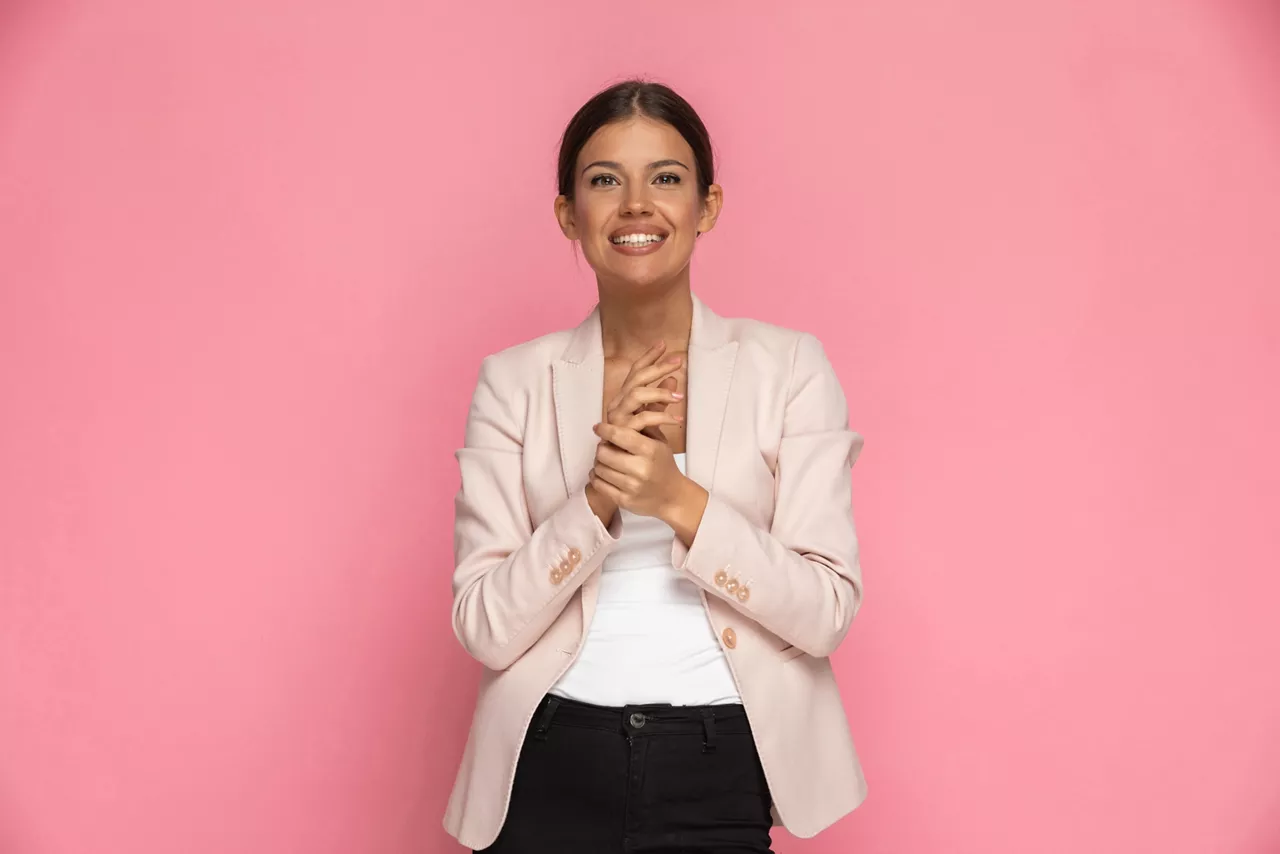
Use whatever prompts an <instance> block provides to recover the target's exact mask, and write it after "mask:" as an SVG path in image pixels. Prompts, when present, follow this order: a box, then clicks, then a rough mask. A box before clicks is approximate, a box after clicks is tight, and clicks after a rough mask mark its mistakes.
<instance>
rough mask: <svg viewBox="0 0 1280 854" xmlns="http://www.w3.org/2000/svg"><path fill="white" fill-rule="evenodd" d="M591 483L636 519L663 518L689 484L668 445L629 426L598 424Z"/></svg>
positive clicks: (677, 502)
mask: <svg viewBox="0 0 1280 854" xmlns="http://www.w3.org/2000/svg"><path fill="white" fill-rule="evenodd" d="M595 432H596V435H597V436H599V437H600V438H601V439H603V440H604V441H603V442H601V443H600V445H599V446H598V447H597V448H596V464H595V466H594V467H593V468H592V469H591V483H592V485H593V486H594V487H595V489H596V490H598V491H599V492H600V493H601V494H603V495H605V496H607V497H608V498H610V499H612V500H613V501H614V503H616V504H617V505H618V506H619V507H622V508H624V509H626V510H629V511H630V512H632V513H635V514H636V515H637V516H656V517H658V518H666V517H667V516H668V515H670V513H671V512H672V510H673V508H674V507H676V506H677V505H678V504H679V503H680V500H681V497H682V495H683V494H684V492H685V491H686V488H687V485H688V484H689V483H691V481H689V479H688V478H686V477H685V476H684V474H683V473H682V472H681V471H680V469H679V467H678V466H677V465H676V461H675V456H674V455H673V454H672V452H671V446H670V445H668V444H667V443H666V442H663V441H659V440H657V439H651V438H649V437H648V436H645V435H642V434H641V433H640V432H638V431H636V430H634V429H631V428H629V427H620V426H617V425H614V424H609V423H601V424H597V425H596V426H595Z"/></svg>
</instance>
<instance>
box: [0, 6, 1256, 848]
mask: <svg viewBox="0 0 1280 854" xmlns="http://www.w3.org/2000/svg"><path fill="white" fill-rule="evenodd" d="M836 7H842V8H845V9H846V10H847V11H843V12H835V11H832V10H833V9H835V8H836ZM636 72H644V73H649V74H652V75H656V76H658V77H660V78H662V79H664V80H666V81H668V82H671V83H672V84H674V85H676V86H677V87H678V88H679V89H680V90H681V91H683V92H684V93H685V94H686V95H687V96H688V97H689V98H690V99H691V100H692V101H693V102H694V103H695V105H697V106H698V107H699V108H700V109H701V110H702V111H703V114H704V116H705V118H706V120H707V122H708V124H709V125H710V127H711V129H712V131H713V133H714V134H715V136H716V138H717V141H718V145H719V152H720V155H721V157H722V167H723V171H722V174H721V178H722V183H723V184H724V185H725V187H726V199H727V207H726V211H725V214H724V216H723V217H722V219H721V222H720V227H719V228H718V229H717V231H716V232H715V234H714V235H712V236H711V237H710V238H708V239H707V240H706V241H705V242H704V243H703V245H702V246H701V247H700V250H699V257H698V262H697V264H696V271H695V284H696V286H697V288H698V290H699V291H700V293H701V294H702V296H703V297H704V298H706V299H707V300H708V301H709V302H710V303H711V304H712V305H713V306H714V307H716V308H717V309H719V310H720V311H721V312H722V313H728V314H750V315H755V316H758V317H762V318H767V319H770V320H773V321H775V322H779V323H783V324H787V325H792V326H800V327H803V328H806V329H809V330H812V331H814V332H816V333H817V334H819V335H820V336H821V337H822V338H823V339H824V340H825V341H826V342H827V346H828V349H829V351H830V353H831V355H832V358H833V360H834V361H835V363H836V365H837V367H838V370H839V372H840V374H841V376H842V378H843V379H844V381H845V383H846V385H847V389H848V392H849V397H850V401H851V406H852V414H853V421H854V424H855V426H856V427H857V429H859V430H860V431H862V432H863V433H864V434H865V436H866V437H867V448H866V452H865V454H864V455H863V457H862V459H861V461H860V462H859V464H858V467H857V469H856V485H857V486H856V499H857V511H858V516H859V521H860V528H861V531H862V533H863V536H864V538H865V567H866V578H867V585H868V599H867V603H866V607H865V609H864V610H863V612H862V615H861V616H860V617H859V621H858V624H857V626H856V628H855V630H854V632H853V634H852V635H851V638H850V641H849V643H848V645H847V646H846V647H845V648H844V649H843V650H842V651H841V652H840V653H839V654H838V656H837V658H836V666H837V668H838V670H839V671H840V674H841V676H842V680H843V681H842V684H843V687H844V691H845V695H846V697H847V701H848V705H849V708H850V711H851V717H852V725H853V729H854V733H855V736H856V738H857V741H858V743H859V745H860V747H861V749H862V751H863V753H864V755H865V759H866V765H867V773H868V776H869V779H870V786H871V795H870V799H869V801H868V802H867V804H866V805H865V807H864V808H863V809H861V810H859V811H858V812H857V813H856V814H855V815H854V816H853V817H851V818H849V819H847V820H845V821H844V822H842V823H841V824H839V825H837V826H836V827H835V828H834V829H832V830H831V831H830V832H828V833H827V834H825V835H824V836H822V837H820V838H818V839H816V840H813V841H811V842H798V841H796V840H793V839H791V838H790V837H788V836H786V834H783V833H779V834H778V840H777V848H778V850H779V851H780V852H784V854H799V853H800V852H811V854H819V852H823V853H824V854H845V853H846V852H859V853H860V854H970V852H972V854H1027V852H1035V854H1058V852H1062V854H1066V852H1080V851H1087V852H1091V854H1122V852H1123V854H1131V852H1160V854H1192V852H1195V854H1263V852H1275V851H1277V850H1280V676H1277V672H1278V670H1280V664H1277V661H1278V660H1280V629H1278V625H1280V620H1277V618H1276V609H1277V604H1276V603H1277V599H1278V597H1280V571H1278V570H1280V533H1278V531H1280V525H1277V522H1276V517H1277V510H1278V509H1280V507H1278V504H1280V501H1278V500H1277V499H1278V495H1277V493H1278V492H1280V452H1278V451H1277V446H1276V440H1275V436H1276V433H1277V427H1278V426H1280V425H1278V424H1277V421H1278V419H1277V415H1278V414H1280V413H1278V412H1277V408H1278V406H1277V396H1276V386H1277V373H1278V370H1280V345H1278V344H1277V340H1278V338H1280V336H1278V335H1277V324H1278V323H1280V298H1278V296H1277V291H1278V290H1280V288H1278V287H1277V286H1278V285H1280V106H1278V105H1280V84H1278V83H1277V82H1276V81H1277V80H1280V11H1277V7H1276V6H1275V5H1274V3H1268V2H1263V0H1257V2H1253V3H1245V2H1234V3H1227V2H1217V3H1210V2H1203V3H1191V2H1185V1H1184V0H1109V2H1101V0H1099V2H1093V3H1083V2H1080V0H1041V2H1037V3H1027V2H1023V0H973V2H969V3H939V2H923V0H915V1H914V2H899V3H872V2H859V3H852V4H837V3H834V2H831V3H782V4H778V3H750V4H748V3H742V2H735V3H728V2H723V3H700V4H687V5H685V6H681V7H680V11H679V12H678V13H672V12H668V11H665V10H658V11H654V10H653V8H652V7H649V8H646V9H645V10H641V11H640V12H637V10H636V8H635V7H633V6H629V5H626V4H623V5H620V6H616V7H614V6H609V7H607V8H606V7H605V4H593V3H584V2H567V0H562V2H559V3H557V4H554V8H552V7H551V6H550V4H533V3H510V4H504V5H502V6H500V7H498V6H495V5H494V4H491V3H466V4H452V5H450V6H448V7H446V6H444V5H443V4H431V3H426V4H423V3H404V2H374V0H362V2H360V3H356V2H346V3H336V2H334V3H303V2H293V3H287V2H270V3H268V2H264V0H252V2H250V0H236V2H229V0H217V2H213V0H206V2H197V3H190V2H189V3H183V4H174V3H163V2H158V0H150V2H144V0H130V2H98V3H88V2H72V0H65V2H40V3H36V2H35V0H28V2H25V3H24V2H16V3H15V2H13V0H10V2H9V3H8V4H5V5H2V6H0V401H2V402H0V484H2V486H0V757H2V758H0V851H3V852H5V854H179V852H181V854H285V853H286V852H289V854H353V852H359V854H384V852H385V854H410V853H411V852H413V854H419V853H420V852H437V851H439V852H451V851H455V850H458V849H457V848H456V847H455V846H454V845H453V844H452V843H451V841H450V840H448V839H447V837H446V836H445V835H444V833H443V831H442V830H441V829H440V816H441V813H442V810H443V806H444V800H445V797H446V794H447V790H448V787H449V785H450V783H451V781H452V774H453V770H454V765H455V762H456V760H457V759H458V757H459V755H460V752H461V748H462V739H463V735H464V732H465V728H466V726H467V722H468V717H469V714H470V704H471V701H472V698H473V688H474V684H475V681H476V677H477V665H475V664H473V663H472V662H471V661H469V660H468V659H466V658H465V656H464V654H463V653H462V651H461V649H460V648H459V647H458V645H457V644H456V642H455V641H454V639H453V636H452V633H451V631H450V628H449V622H448V616H447V613H448V601H449V575H450V571H451V568H452V565H451V543H450V536H451V522H452V518H451V513H452V504H451V501H452V497H453V491H454V488H455V485H456V477H457V475H456V469H455V463H454V460H453V458H452V451H453V449H454V448H455V447H456V446H457V445H458V443H459V442H460V440H461V436H462V427H463V418H464V415H465V407H466V402H467V399H468V396H469V393H470V389H471V385H472V382H473V380H474V377H475V371H476V369H477V366H478V362H479V359H480V357H481V356H482V355H483V354H485V353H487V352H490V351H492V350H495V349H498V348H500V347H503V346H505V345H507V344H509V343H513V342H515V341H517V340H520V339H523V338H527V337H530V336H533V335H535V334H538V333H540V332H543V331H546V330H549V329H553V328H558V327H563V326H566V325H569V324H572V323H574V322H576V320H577V319H578V318H579V317H580V316H581V314H582V313H583V312H585V311H586V309H587V307H588V306H589V304H590V302H591V299H592V294H593V290H592V282H591V280H590V279H589V277H588V276H587V275H586V274H587V272H589V271H588V270H587V268H586V267H585V265H580V266H578V265H575V261H574V256H573V254H572V252H571V250H570V247H569V246H568V245H567V244H566V243H565V242H563V240H562V239H561V238H560V237H559V234H558V232H557V230H556V227H555V224H554V222H553V220H552V216H551V197H552V193H553V175H552V172H553V158H554V152H555V143H556V139H557V134H558V133H559V131H560V129H561V127H562V123H563V122H564V121H565V120H566V119H567V118H568V116H569V115H570V114H571V112H572V111H573V109H574V108H576V106H577V105H578V104H579V103H580V102H581V101H582V100H583V99H584V98H586V97H587V96H588V95H589V94H590V93H591V92H592V91H593V90H594V89H595V88H596V87H597V86H598V85H601V84H604V83H606V82H608V81H610V80H611V79H613V78H615V77H617V76H620V75H623V74H628V73H636Z"/></svg>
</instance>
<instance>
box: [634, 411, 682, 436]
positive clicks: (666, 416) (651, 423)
mask: <svg viewBox="0 0 1280 854" xmlns="http://www.w3.org/2000/svg"><path fill="white" fill-rule="evenodd" d="M683 423H684V416H683V415H673V414H671V413H670V412H667V411H666V410H665V409H657V410H654V409H642V410H641V411H639V412H637V413H636V414H635V415H632V416H631V417H630V418H629V419H627V421H626V423H624V424H622V425H621V426H623V427H630V428H631V429H632V430H635V431H636V432H637V433H643V432H644V431H646V430H656V429H657V428H659V427H664V426H669V427H679V426H680V425H681V424H683Z"/></svg>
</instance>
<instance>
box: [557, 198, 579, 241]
mask: <svg viewBox="0 0 1280 854" xmlns="http://www.w3.org/2000/svg"><path fill="white" fill-rule="evenodd" d="M554 207H555V214H556V222H558V223H560V231H561V233H563V234H564V236H565V237H567V238H569V239H570V240H577V239H578V225H577V223H575V222H574V221H573V202H571V201H569V200H568V199H566V198H565V197H564V196H556V201H555V206H554Z"/></svg>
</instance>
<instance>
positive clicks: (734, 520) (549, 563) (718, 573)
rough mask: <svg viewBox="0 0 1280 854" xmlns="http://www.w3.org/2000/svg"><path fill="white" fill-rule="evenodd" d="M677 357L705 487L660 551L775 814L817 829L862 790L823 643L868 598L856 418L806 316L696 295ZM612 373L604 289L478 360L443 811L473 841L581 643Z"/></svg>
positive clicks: (590, 605) (488, 828) (599, 547)
mask: <svg viewBox="0 0 1280 854" xmlns="http://www.w3.org/2000/svg"><path fill="white" fill-rule="evenodd" d="M688 358H689V365H688V370H689V380H688V385H689V388H688V410H687V414H686V417H687V422H686V450H687V455H688V456H687V459H686V462H687V468H688V475H689V477H691V478H693V480H695V481H697V482H698V483H699V484H701V485H702V486H703V487H704V488H705V489H706V490H707V491H708V492H709V493H710V496H711V497H710V500H709V501H708V503H707V508H706V511H705V513H704V515H703V517H702V523H701V525H700V527H699V528H698V532H697V535H696V537H695V538H694V542H693V546H692V547H691V548H689V549H686V548H685V547H684V545H683V544H682V543H681V542H680V540H679V539H677V540H676V541H675V545H674V546H673V548H672V554H671V562H672V564H673V565H674V566H676V567H677V568H678V569H680V570H681V571H683V572H685V573H688V577H689V578H690V579H691V580H693V581H694V583H696V584H697V585H698V586H699V587H701V588H702V590H703V591H704V593H703V600H704V602H705V604H706V609H707V614H708V618H709V619H710V621H711V624H712V626H713V627H714V629H715V632H716V634H717V636H718V637H719V638H720V639H721V643H722V645H723V647H724V649H725V653H726V656H727V657H728V660H729V665H730V668H731V669H732V672H733V675H734V677H735V678H736V680H737V683H738V686H739V690H740V692H741V694H742V702H743V705H744V706H745V707H746V710H747V714H748V717H749V719H750V721H751V727H752V731H753V732H754V733H755V740H756V744H757V747H758V750H759V753H760V759H761V762H762V764H763V766H764V771H765V776H766V778H767V780H768V783H769V788H770V790H771V792H772V794H773V799H774V810H773V818H774V823H775V824H783V825H785V827H786V828H787V829H788V830H789V831H790V832H791V833H793V834H795V835H797V836H802V837H808V836H813V835H814V834H816V833H818V832H819V831H820V830H822V829H824V828H826V827H827V826H829V825H830V824H832V823H833V822H834V821H836V820H837V819H838V818H840V817H841V816H843V815H845V814H847V813H848V812H850V811H851V810H853V809H854V808H855V807H856V806H858V804H860V803H861V802H862V800H863V798H864V797H865V796H866V782H865V780H864V779H863V775H862V769H861V766H860V765H859V762H858V757H857V754H856V752H855V751H854V746H853V740H852V738H851V737H850V734H849V726H848V723H847V721H846V718H845V712H844V708H843V707H842V705H841V701H840V694H839V692H838V691H837V689H836V681H835V678H834V677H833V675H832V671H831V664H830V662H829V661H828V660H827V656H828V655H830V654H831V653H832V651H833V650H835V648H836V647H837V646H838V645H839V644H840V642H841V640H843V639H844V636H845V634H846V633H847V632H848V630H849V623H850V621H851V620H852V619H853V616H854V614H855V613H856V612H857V610H858V606H859V603H860V601H861V599H862V576H861V571H860V569H859V566H858V541H857V537H856V535H855V533H854V522H853V515H852V511H851V510H850V474H851V471H850V469H851V466H852V465H853V462H854V460H855V459H856V458H857V456H858V453H859V451H860V450H861V447H862V437H861V436H859V435H858V434H857V433H855V432H853V431H851V430H850V429H849V418H848V409H847V407H846V403H845V395H844V393H843V391H842V389H841V387H840V382H839V380H838V379H837V378H836V374H835V371H834V370H833V369H832V367H831V364H830V362H828V360H827V358H826V355H825V353H824V351H823V349H822V345H821V344H820V343H819V342H818V340H817V339H816V338H815V337H813V336H812V335H809V334H807V333H801V332H795V331H791V330H788V329H783V328H781V327H778V326H772V325H770V324H766V323H762V322H759V321H756V320H746V319H728V318H721V317H718V316H717V315H716V314H715V313H713V312H712V311H711V310H710V309H709V308H708V307H706V306H705V305H704V304H703V303H702V302H701V301H700V300H698V299H697V298H696V297H695V298H694V311H693V325H692V329H691V333H690V340H689V357H688ZM603 389H604V351H603V345H602V342H601V337H600V316H599V309H598V307H597V308H596V309H595V310H593V311H592V312H591V314H590V316H588V317H587V318H586V320H584V321H583V322H582V324H581V325H579V326H578V327H577V328H576V329H572V330H565V331H561V332H555V333H552V334H549V335H545V336H543V337H541V338H537V339H535V340H533V341H529V342H526V343H524V344H520V345H517V346H515V347H511V348H509V349H507V350H503V351H501V352H499V353H495V354H493V355H491V356H488V357H486V358H485V359H484V361H483V363H482V364H481V367H480V377H479V381H478V383H477V385H476V389H475V394H474V397H473V399H472V402H471V409H470V413H469V416H468V420H467V430H466V442H465V447H463V448H462V449H460V450H459V451H458V452H457V459H458V463H459V466H460V468H461V475H462V486H461V489H460V490H459V492H458V494H457V499H456V514H457V515H456V523H455V530H454V548H455V555H456V569H455V571H454V575H453V628H454V632H455V633H456V634H457V636H458V639H459V640H460V641H461V642H462V645H463V646H464V647H465V648H466V650H467V652H469V653H470V654H471V655H472V656H474V657H475V658H476V659H478V660H479V661H480V662H481V663H482V664H483V665H484V666H485V671H484V674H483V677H482V679H481V683H480V693H479V699H478V701H477V703H476V710H475V717H474V719H473V721H472V726H471V733H470V737H469V738H468V740H467V746H466V750H465V753H464V755H463V758H462V766H461V768H460V770H459V772H458V776H457V781H456V783H455V784H454V788H453V794H452V795H451V797H450V799H449V806H448V809H447V811H446V814H445V819H444V824H445V828H446V829H447V830H448V831H449V833H451V834H452V835H453V836H454V837H456V838H457V839H458V841H459V842H461V843H462V844H463V845H465V846H467V847H469V848H477V849H478V848H484V847H486V846H488V845H489V844H491V843H492V842H493V840H494V839H495V837H496V836H497V835H498V831H499V830H500V829H501V827H502V823H503V819H504V818H505V816H506V811H507V804H508V801H509V799H510V794H511V786H512V781H513V779H514V776H515V770H516V761H517V759H518V758H519V755H520V748H521V743H522V741H523V738H524V735H525V731H526V728H527V727H528V725H529V722H530V719H531V718H532V716H533V712H534V709H535V707H536V706H537V704H538V702H539V700H541V699H542V697H543V695H545V694H546V693H547V691H548V690H549V689H550V688H551V687H552V685H554V684H555V682H556V681H557V680H558V679H559V677H560V674H562V673H564V672H565V670H566V669H567V668H568V667H569V665H570V663H571V662H572V661H573V658H574V656H575V655H576V654H577V650H578V648H579V646H580V645H581V643H582V640H583V636H584V629H585V627H587V626H589V625H590V621H591V615H592V613H593V609H594V607H595V601H596V593H597V589H598V586H599V582H600V573H599V572H598V571H597V570H599V569H600V565H601V563H602V562H603V561H604V559H605V556H606V555H608V554H609V550H610V549H611V548H612V547H613V546H614V544H615V543H616V542H617V539H616V538H615V536H614V535H615V534H617V533H618V530H617V529H616V524H617V523H616V522H615V526H614V530H613V531H610V530H609V529H606V528H605V526H604V525H602V524H601V523H600V520H599V519H598V518H597V517H596V516H595V515H594V514H593V513H592V512H591V509H590V507H589V506H588V504H587V499H586V495H585V492H584V487H585V485H586V482H587V474H588V472H589V471H590V469H591V467H592V465H593V463H594V459H595V449H596V445H597V443H598V442H599V439H598V437H597V436H596V435H595V434H594V433H593V432H592V425H594V424H595V423H596V422H598V421H599V420H600V417H601V408H602V399H603Z"/></svg>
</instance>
